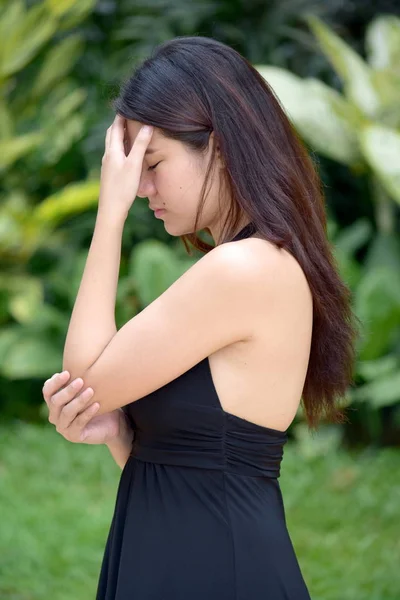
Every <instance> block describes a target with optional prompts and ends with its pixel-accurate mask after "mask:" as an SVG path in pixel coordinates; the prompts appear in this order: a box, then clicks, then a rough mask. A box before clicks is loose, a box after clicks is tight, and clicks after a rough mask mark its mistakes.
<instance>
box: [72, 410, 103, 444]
mask: <svg viewBox="0 0 400 600" xmlns="http://www.w3.org/2000/svg"><path fill="white" fill-rule="evenodd" d="M99 406H100V404H97V403H95V404H91V405H90V406H88V407H87V409H86V410H85V411H84V412H83V413H81V414H80V415H79V416H78V417H77V418H76V419H75V422H76V423H75V422H74V425H75V424H76V426H77V428H78V431H79V430H81V433H80V436H79V440H80V441H81V442H83V441H84V440H85V439H86V438H87V436H88V433H89V431H88V429H87V428H86V429H85V427H86V425H88V423H90V421H91V420H92V419H93V417H94V415H95V414H96V413H97V411H98V409H99Z"/></svg>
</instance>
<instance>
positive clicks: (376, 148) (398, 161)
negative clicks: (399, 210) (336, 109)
mask: <svg viewBox="0 0 400 600" xmlns="http://www.w3.org/2000/svg"><path fill="white" fill-rule="evenodd" d="M359 138H360V143H361V150H362V153H363V154H364V156H365V159H366V161H367V162H368V164H369V165H370V166H371V168H372V169H373V170H374V172H375V174H376V176H377V177H378V178H379V180H380V182H381V183H382V185H383V186H384V188H385V189H386V191H387V193H388V194H390V196H391V197H392V198H393V199H394V200H396V202H398V203H399V204H400V132H398V131H395V130H394V129H390V128H389V127H383V126H381V125H367V126H365V127H364V128H363V130H362V131H361V132H360V134H359Z"/></svg>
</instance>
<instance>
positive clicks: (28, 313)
mask: <svg viewBox="0 0 400 600" xmlns="http://www.w3.org/2000/svg"><path fill="white" fill-rule="evenodd" d="M0 288H2V289H5V290H7V292H8V296H9V299H8V309H9V312H10V314H11V315H12V316H13V317H14V319H15V320H16V321H18V322H19V323H30V322H31V321H33V320H34V319H35V317H36V315H37V313H38V312H39V310H40V308H41V307H42V305H43V298H44V292H43V284H42V282H41V281H40V280H39V279H37V278H36V277H33V276H31V275H2V276H0Z"/></svg>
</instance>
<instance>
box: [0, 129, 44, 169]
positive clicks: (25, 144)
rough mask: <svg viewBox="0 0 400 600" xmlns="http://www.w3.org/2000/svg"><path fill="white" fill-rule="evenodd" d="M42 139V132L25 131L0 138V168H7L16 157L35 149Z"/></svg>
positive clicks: (18, 157)
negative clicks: (21, 133) (15, 135)
mask: <svg viewBox="0 0 400 600" xmlns="http://www.w3.org/2000/svg"><path fill="white" fill-rule="evenodd" d="M43 140H44V135H43V133H42V132H33V133H26V134H24V135H19V136H17V137H12V138H5V139H4V138H3V139H2V140H0V170H1V169H8V168H9V167H10V166H11V165H12V164H13V163H15V162H16V161H17V160H18V159H20V158H22V157H24V156H26V155H27V154H29V153H30V152H32V150H35V148H37V146H39V144H41V143H42V141H43Z"/></svg>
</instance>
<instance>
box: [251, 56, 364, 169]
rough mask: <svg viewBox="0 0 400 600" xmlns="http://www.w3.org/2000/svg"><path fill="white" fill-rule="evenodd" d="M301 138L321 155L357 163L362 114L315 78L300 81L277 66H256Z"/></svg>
mask: <svg viewBox="0 0 400 600" xmlns="http://www.w3.org/2000/svg"><path fill="white" fill-rule="evenodd" d="M255 68H256V69H257V70H258V72H259V73H260V75H262V77H264V79H265V80H266V81H267V83H268V84H269V85H270V86H271V87H272V89H273V91H274V92H275V94H276V95H277V96H278V98H279V100H280V102H281V104H282V105H283V108H284V110H285V112H286V113H287V116H288V117H289V119H290V120H291V121H292V122H293V124H294V126H295V127H296V129H297V131H298V132H299V134H300V135H301V137H302V138H303V139H304V140H306V141H307V142H308V144H310V146H311V147H312V148H313V149H315V150H316V151H317V152H319V153H320V154H322V155H324V156H327V157H328V158H332V159H333V160H337V161H338V162H341V163H343V164H345V165H355V164H357V163H359V162H360V160H361V154H360V151H359V148H358V138H357V130H358V128H359V127H360V126H361V124H362V123H363V122H364V117H363V116H362V114H361V113H360V111H358V110H357V109H356V108H355V107H354V106H352V105H351V104H349V103H348V102H347V101H346V100H345V99H344V98H343V97H342V96H341V95H340V94H339V93H338V92H336V91H335V90H333V89H331V88H330V87H328V86H327V85H325V84H324V83H322V82H320V81H318V80H317V79H313V78H309V79H304V80H302V79H301V78H300V77H297V76H296V75H293V74H292V73H290V72H289V71H286V70H284V69H281V68H278V67H270V66H264V65H258V66H256V67H255Z"/></svg>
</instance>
